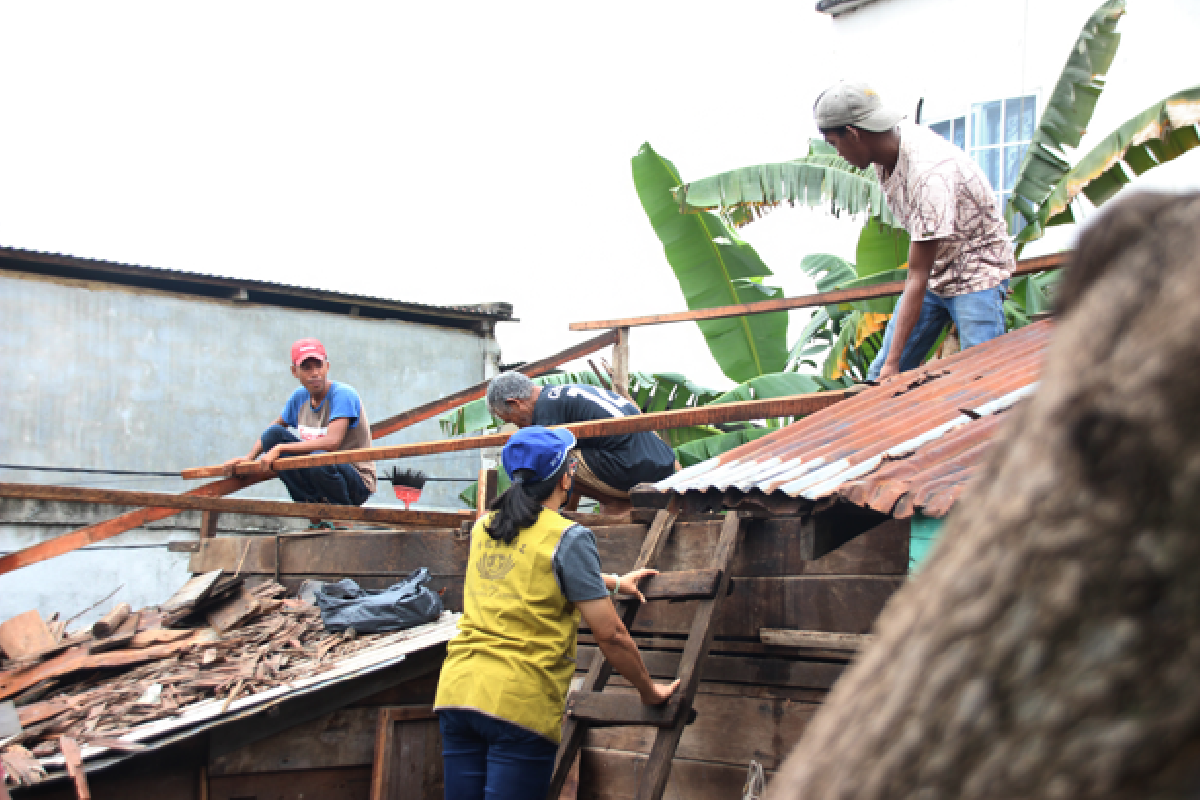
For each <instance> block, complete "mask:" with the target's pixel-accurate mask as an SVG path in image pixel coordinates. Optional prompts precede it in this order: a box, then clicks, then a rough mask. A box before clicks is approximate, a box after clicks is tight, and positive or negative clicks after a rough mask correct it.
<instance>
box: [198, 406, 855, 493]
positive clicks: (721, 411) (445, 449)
mask: <svg viewBox="0 0 1200 800" xmlns="http://www.w3.org/2000/svg"><path fill="white" fill-rule="evenodd" d="M850 395H851V393H850V392H840V391H831V392H814V393H811V394H799V395H792V396H789V397H775V398H771V399H767V400H744V401H741V402H736V403H721V404H719V405H707V406H700V407H698V408H680V409H676V410H674V411H657V412H654V413H649V414H637V415H634V416H629V417H616V418H612V419H603V420H595V421H591V422H576V423H572V424H570V425H562V426H556V427H562V428H566V429H567V430H569V431H571V432H572V433H574V434H575V436H576V438H579V439H587V438H591V437H595V436H618V435H624V434H627V433H638V432H640V431H659V430H667V429H669V428H688V427H691V426H693V425H715V424H718V423H722V422H744V421H746V420H752V419H766V418H769V417H798V416H804V415H806V414H811V413H813V412H815V411H820V410H821V409H823V408H828V407H829V406H831V405H834V404H836V403H839V402H841V401H842V400H844V399H846V398H847V397H849V396H850ZM511 435H512V434H508V433H495V434H488V435H485V436H472V437H467V438H461V439H439V440H438V441H434V442H417V443H414V444H401V445H391V446H388V447H364V448H361V449H358V450H339V451H337V452H335V453H322V454H320V455H309V456H292V457H290V458H281V459H279V460H278V461H276V462H274V463H273V464H270V465H267V464H263V463H262V462H260V461H255V462H251V463H243V464H237V465H235V466H232V467H226V466H223V465H217V466H209V467H194V468H192V469H185V470H183V472H181V473H180V475H181V476H182V477H183V478H184V479H185V480H196V479H200V478H211V477H216V476H220V475H227V474H230V473H232V474H236V475H259V476H261V475H267V476H272V475H275V474H276V473H277V472H279V471H280V470H285V469H302V468H305V467H322V466H327V465H329V464H348V463H350V462H353V461H383V460H388V459H394V458H410V457H412V456H424V455H433V454H435V453H453V452H459V451H463V450H478V449H481V448H485V447H500V446H501V445H503V444H504V443H505V442H506V441H508V437H509V436H511Z"/></svg>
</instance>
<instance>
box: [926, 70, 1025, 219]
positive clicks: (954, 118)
mask: <svg viewBox="0 0 1200 800" xmlns="http://www.w3.org/2000/svg"><path fill="white" fill-rule="evenodd" d="M1012 100H1020V101H1021V102H1022V115H1023V112H1024V103H1025V102H1028V101H1032V103H1033V126H1032V129H1031V132H1030V135H1029V138H1028V139H1026V138H1023V137H1022V138H1018V139H1016V140H1014V141H1011V142H1009V141H1006V140H1005V130H1004V122H1005V112H1006V111H1007V110H1008V104H1009V102H1010V101H1012ZM993 103H1000V131H999V141H998V142H996V143H992V144H976V143H975V142H976V138H977V136H976V134H977V132H978V131H977V127H976V126H977V125H978V124H979V123H978V119H979V117H980V116H981V115H982V114H983V113H984V111H983V109H984V107H985V106H989V105H991V104H993ZM954 109H955V110H956V111H958V112H959V113H956V114H951V115H948V116H946V117H943V118H941V119H937V120H934V121H932V122H928V123H922V124H923V125H925V127H927V128H929V129H930V130H932V131H933V132H934V133H937V134H938V135H939V136H942V138H946V139H947V141H949V142H950V143H951V144H953V145H954V146H955V147H958V148H959V149H960V150H962V151H963V152H964V153H966V154H967V155H968V156H970V158H971V160H972V161H974V162H975V163H976V164H978V165H979V168H980V169H981V170H982V171H983V173H984V175H985V176H986V177H987V180H988V185H989V186H990V187H991V189H992V196H993V197H995V198H996V203H997V204H998V206H999V208H1000V214H1001V216H1003V215H1004V214H1005V213H1006V205H1007V203H1008V199H1009V198H1010V197H1011V196H1012V188H1013V187H1011V186H1010V187H1008V188H1007V189H1006V188H1005V187H1004V183H1005V161H1004V151H1005V148H1006V147H1012V146H1014V145H1022V147H1021V149H1020V155H1019V156H1018V157H1017V165H1018V166H1017V169H1018V170H1019V169H1020V163H1021V162H1022V161H1023V160H1024V157H1025V153H1026V151H1027V150H1028V148H1029V144H1030V143H1031V142H1032V141H1033V134H1034V133H1036V132H1037V126H1038V124H1039V122H1040V120H1041V114H1040V112H1041V111H1042V110H1043V109H1042V93H1041V92H1040V91H1033V92H1028V93H1025V94H1020V93H1018V94H1013V95H1005V96H1002V97H1000V98H993V99H990V100H981V101H978V102H970V103H967V104H966V106H965V108H964V107H963V106H962V105H958V106H956V107H954ZM946 123H950V132H951V137H954V134H955V133H957V125H958V124H959V123H962V129H963V140H962V141H963V143H962V144H961V145H960V144H959V143H958V142H956V141H954V138H947V137H946V136H945V135H944V134H943V133H942V132H941V131H938V130H935V126H941V125H945V124H946ZM1018 136H1021V132H1020V131H1018ZM986 151H995V152H997V153H998V156H997V159H998V161H999V164H998V165H997V174H998V178H999V179H998V181H997V183H995V184H994V183H992V178H991V175H990V174H988V170H987V169H986V167H985V166H984V164H983V163H981V161H980V159H979V157H978V156H977V154H978V153H981V152H986ZM1020 221H1023V220H1020V219H1019V221H1018V224H1019V223H1020ZM1022 227H1023V226H1022ZM1017 232H1019V231H1017ZM1015 233H1016V232H1014V235H1015Z"/></svg>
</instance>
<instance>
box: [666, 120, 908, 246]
mask: <svg viewBox="0 0 1200 800" xmlns="http://www.w3.org/2000/svg"><path fill="white" fill-rule="evenodd" d="M674 197H675V201H676V202H677V203H678V204H679V208H680V209H681V210H682V211H684V212H685V213H697V212H701V211H719V212H720V213H721V214H722V216H723V217H725V219H726V220H728V221H729V222H730V223H731V224H732V225H734V226H736V227H741V226H743V225H746V224H749V223H750V222H753V221H754V220H755V219H757V218H758V217H760V216H762V215H763V214H764V213H766V212H768V211H770V210H771V209H773V208H776V207H778V206H779V205H781V204H782V203H785V202H786V203H787V204H788V205H789V206H792V207H795V206H796V205H797V204H800V205H805V206H809V207H810V208H813V207H817V206H822V207H832V208H833V209H835V212H836V211H847V212H849V213H850V214H858V213H860V212H865V213H866V214H867V215H869V216H872V217H879V218H880V219H882V220H883V221H884V222H885V223H887V224H889V225H894V224H895V219H894V218H893V216H892V212H891V211H890V210H889V209H888V207H887V203H886V202H885V201H884V197H883V188H882V187H881V186H880V185H879V179H878V177H877V176H876V175H875V170H873V169H870V168H868V169H857V168H855V167H854V166H852V165H851V164H850V163H849V162H848V161H845V160H843V159H842V158H841V157H840V156H838V154H837V152H836V151H835V150H834V149H833V148H832V147H831V146H830V145H828V144H826V143H825V142H823V141H821V140H820V139H811V140H809V144H808V154H807V155H806V156H804V157H803V158H798V159H795V160H794V161H785V162H782V163H776V164H759V165H757V166H753V167H742V168H741V169H735V170H731V171H729V172H722V173H720V174H719V175H713V176H712V177H709V178H703V179H701V180H698V181H692V182H691V183H686V184H683V185H681V186H680V185H677V186H676V188H675V189H674Z"/></svg>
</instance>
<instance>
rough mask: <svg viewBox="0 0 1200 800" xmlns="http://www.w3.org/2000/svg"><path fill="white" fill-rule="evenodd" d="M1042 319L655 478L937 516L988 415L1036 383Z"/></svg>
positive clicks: (692, 487)
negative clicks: (704, 459)
mask: <svg viewBox="0 0 1200 800" xmlns="http://www.w3.org/2000/svg"><path fill="white" fill-rule="evenodd" d="M1051 330H1052V323H1051V321H1050V320H1046V321H1043V322H1038V323H1035V324H1033V325H1029V326H1027V327H1025V328H1021V329H1020V330H1017V331H1013V332H1012V333H1009V334H1006V335H1004V336H1001V337H998V338H996V339H993V340H992V341H990V342H987V343H985V344H982V345H979V346H977V347H973V348H971V349H970V350H965V351H963V352H961V353H958V354H956V355H954V356H951V357H950V358H946V359H942V360H940V361H934V362H931V363H929V364H927V365H926V366H925V367H922V368H920V369H916V370H912V371H910V372H907V373H904V374H903V375H902V376H899V377H898V378H896V379H893V380H891V381H888V382H887V383H885V384H883V385H881V386H876V387H873V388H870V389H867V390H865V391H863V392H862V393H861V394H859V395H857V396H856V397H853V398H851V399H849V400H845V401H843V402H841V403H838V404H837V405H834V406H831V407H829V408H827V409H824V410H822V411H819V412H817V413H815V414H812V415H811V416H808V417H805V418H804V419H802V420H800V421H798V422H795V423H793V424H792V425H789V426H788V427H786V428H783V429H782V430H779V431H777V432H775V433H772V434H769V435H767V436H764V437H762V438H760V439H757V440H755V441H753V442H750V443H748V444H744V445H742V446H741V447H739V448H737V449H735V450H730V451H729V452H728V453H723V454H722V455H720V456H717V457H716V458H712V459H709V460H708V461H705V462H703V463H701V464H697V465H695V466H693V467H689V468H688V469H685V470H681V471H680V472H677V473H676V474H675V475H673V476H671V477H670V478H668V479H666V480H664V481H662V482H661V483H659V484H657V486H658V488H659V489H660V490H662V491H675V492H680V493H683V492H689V491H700V492H707V491H710V490H713V489H716V490H719V491H725V492H730V491H734V492H738V493H747V492H750V493H755V492H761V493H762V494H765V495H770V494H774V493H777V492H778V493H781V494H783V495H787V496H788V497H792V498H804V499H806V500H809V501H813V502H817V501H819V500H822V499H823V498H830V497H839V498H841V499H844V500H847V501H849V502H852V503H855V504H857V505H860V506H864V507H869V508H873V509H875V510H876V511H881V512H883V513H888V514H893V515H895V516H897V517H907V516H911V515H912V514H913V512H914V511H916V510H918V509H919V510H921V511H922V513H924V514H927V515H929V516H934V517H940V516H943V515H945V514H946V512H947V511H949V509H950V507H951V506H952V505H953V504H954V502H955V501H956V500H957V499H958V496H959V493H961V491H962V487H963V486H964V485H965V484H966V482H967V480H968V479H969V478H970V476H971V474H972V472H973V470H974V469H975V468H976V467H977V466H978V465H979V464H980V463H982V457H983V454H984V453H985V452H986V450H987V447H988V442H989V441H990V439H991V435H992V433H993V432H994V431H995V429H996V425H997V424H998V423H997V420H996V415H997V414H998V413H1000V412H1002V411H1004V410H1006V409H1008V408H1009V407H1011V406H1012V405H1013V404H1015V403H1016V402H1017V401H1018V400H1020V399H1021V398H1023V397H1025V396H1027V395H1029V394H1031V393H1032V392H1033V390H1034V389H1035V388H1036V387H1037V380H1038V375H1039V374H1040V372H1041V365H1042V355H1043V352H1044V350H1045V348H1046V344H1047V342H1048V340H1049V337H1050V332H1051Z"/></svg>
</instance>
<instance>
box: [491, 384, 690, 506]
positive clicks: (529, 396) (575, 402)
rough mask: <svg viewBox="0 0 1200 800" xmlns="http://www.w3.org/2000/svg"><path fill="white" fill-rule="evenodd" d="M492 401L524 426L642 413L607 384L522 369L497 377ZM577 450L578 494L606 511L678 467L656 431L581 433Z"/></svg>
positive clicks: (493, 406)
mask: <svg viewBox="0 0 1200 800" xmlns="http://www.w3.org/2000/svg"><path fill="white" fill-rule="evenodd" d="M487 402H488V408H490V409H491V412H492V413H493V414H495V415H496V416H497V417H499V418H500V419H502V420H504V421H505V422H511V423H513V424H514V425H517V426H518V427H521V428H528V427H529V426H530V425H541V426H544V427H551V426H554V425H566V424H568V423H572V422H588V421H590V420H597V419H610V418H612V417H628V416H631V415H634V414H640V413H642V412H641V411H640V410H639V409H638V407H637V406H635V405H634V404H633V403H631V402H630V401H628V400H626V399H625V398H624V397H621V396H620V395H619V394H617V393H616V392H612V391H609V390H608V389H602V388H600V387H599V386H587V385H584V384H563V385H561V386H537V385H535V384H534V382H533V381H531V380H530V379H529V378H528V377H527V376H525V375H522V374H521V373H519V372H504V373H501V374H500V375H497V376H496V377H495V378H493V379H492V382H491V383H490V384H488V391H487ZM572 456H573V457H575V458H577V459H578V460H579V468H578V470H577V471H576V472H575V485H576V486H577V487H579V492H578V494H581V495H583V496H586V497H591V498H593V499H595V500H597V501H598V502H599V503H600V506H601V510H602V511H604V512H607V513H617V512H620V511H624V510H626V509H628V508H629V507H630V505H629V490H630V489H632V488H633V487H634V486H636V485H637V484H639V483H654V482H656V481H661V480H663V479H664V478H667V477H669V476H670V475H671V474H672V473H674V472H675V470H676V469H677V468H678V465H677V464H676V463H675V451H674V450H672V449H671V448H670V447H669V446H668V445H667V444H666V442H664V441H663V440H662V439H660V438H658V436H656V435H655V434H654V433H653V432H651V431H642V432H639V433H626V434H621V435H618V436H596V437H592V438H590V439H580V440H579V447H578V450H577V451H575V452H573V453H572Z"/></svg>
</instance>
